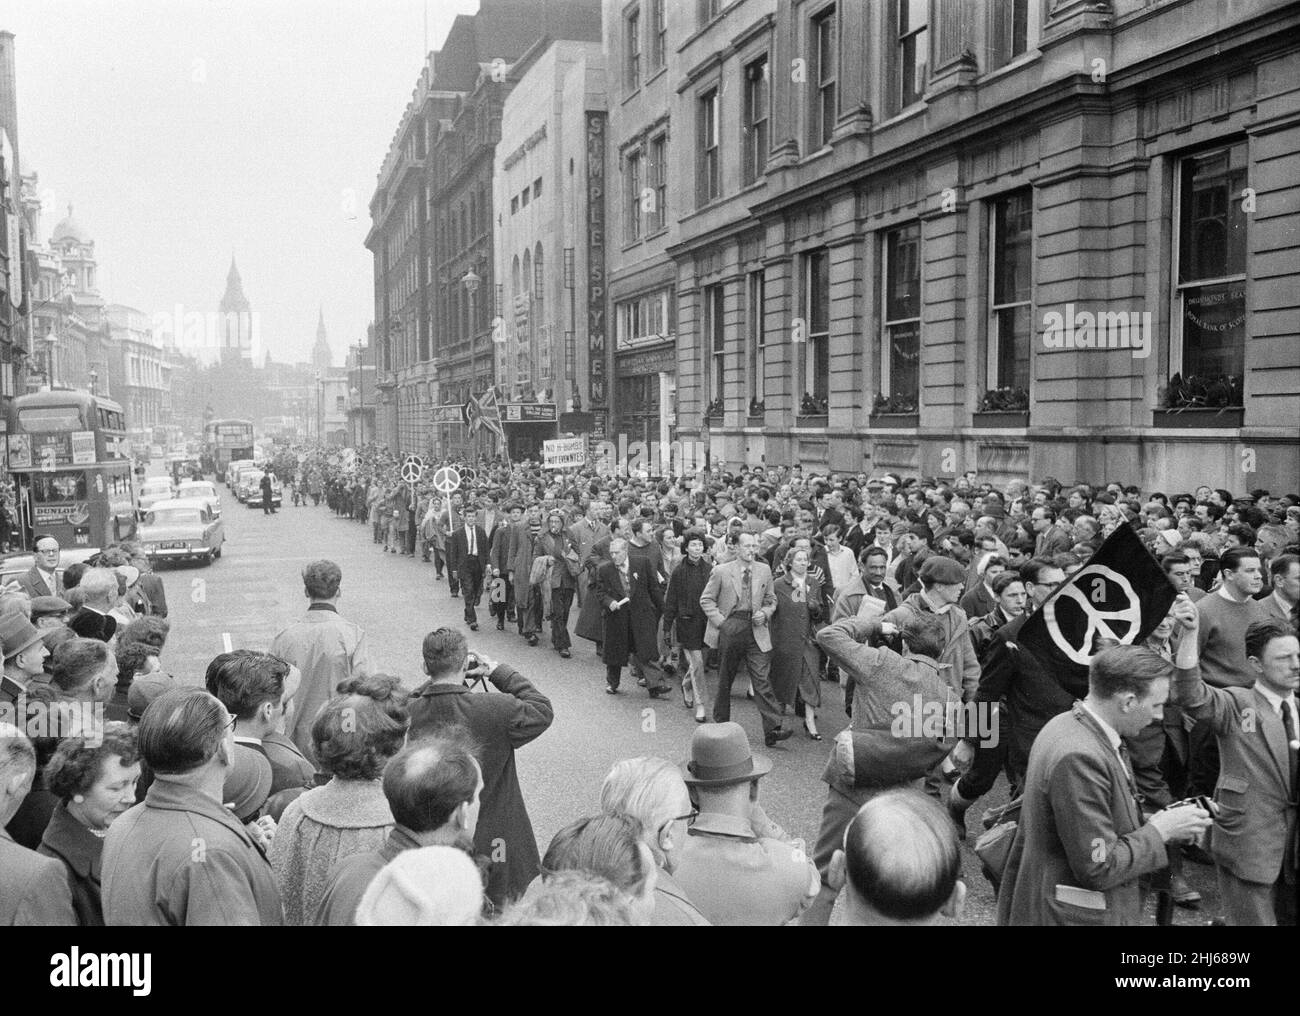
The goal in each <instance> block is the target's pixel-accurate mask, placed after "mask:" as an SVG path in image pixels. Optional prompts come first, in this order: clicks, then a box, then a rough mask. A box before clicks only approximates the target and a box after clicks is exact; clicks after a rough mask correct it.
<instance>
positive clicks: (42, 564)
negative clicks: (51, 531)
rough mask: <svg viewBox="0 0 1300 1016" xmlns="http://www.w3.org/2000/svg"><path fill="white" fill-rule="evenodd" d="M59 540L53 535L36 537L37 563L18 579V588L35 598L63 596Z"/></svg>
mask: <svg viewBox="0 0 1300 1016" xmlns="http://www.w3.org/2000/svg"><path fill="white" fill-rule="evenodd" d="M58 567H59V541H58V540H56V539H55V538H54V537H53V536H38V537H37V538H36V563H35V564H34V565H32V567H31V568H29V569H28V570H27V572H26V573H25V574H24V575H23V576H22V577H21V578H19V579H18V588H19V589H21V590H22V591H23V592H24V593H26V594H27V595H28V596H30V597H31V598H32V599H33V600H34V599H36V597H38V596H62V595H63V583H62V582H60V581H59V577H58V574H57V569H58Z"/></svg>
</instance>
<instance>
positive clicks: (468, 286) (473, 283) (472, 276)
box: [460, 267, 483, 395]
mask: <svg viewBox="0 0 1300 1016" xmlns="http://www.w3.org/2000/svg"><path fill="white" fill-rule="evenodd" d="M460 281H461V283H462V285H464V287H465V292H467V293H468V294H469V390H470V394H471V395H473V394H474V382H475V381H476V380H477V379H478V377H477V374H476V372H475V369H474V337H475V336H474V326H475V323H476V322H477V321H478V300H477V298H476V296H477V293H478V286H479V283H480V282H482V281H483V280H482V279H481V278H479V274H478V273H477V272H476V271H474V269H473V267H471V268H470V269H469V271H467V272H466V273H465V274H464V275H463V276H461V280H460Z"/></svg>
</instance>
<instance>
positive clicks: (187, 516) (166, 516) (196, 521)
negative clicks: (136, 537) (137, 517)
mask: <svg viewBox="0 0 1300 1016" xmlns="http://www.w3.org/2000/svg"><path fill="white" fill-rule="evenodd" d="M202 521H203V520H202V519H201V518H200V517H199V510H198V509H197V508H164V509H162V510H160V511H156V512H148V513H147V514H146V515H145V517H144V524H145V525H146V526H185V525H192V526H197V525H200V524H201V523H202Z"/></svg>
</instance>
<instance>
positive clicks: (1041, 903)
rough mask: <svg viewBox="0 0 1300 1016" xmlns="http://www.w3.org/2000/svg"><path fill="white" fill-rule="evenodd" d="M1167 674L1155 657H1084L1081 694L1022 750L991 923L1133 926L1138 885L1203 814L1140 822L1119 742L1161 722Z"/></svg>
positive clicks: (1176, 809) (1189, 836)
mask: <svg viewBox="0 0 1300 1016" xmlns="http://www.w3.org/2000/svg"><path fill="white" fill-rule="evenodd" d="M1173 673H1174V668H1173V665H1172V664H1170V663H1168V662H1167V661H1166V660H1164V659H1163V658H1162V657H1161V656H1160V655H1159V654H1158V653H1156V652H1155V651H1154V650H1152V649H1148V648H1146V647H1142V646H1125V645H1120V646H1115V647H1114V648H1111V649H1106V650H1104V651H1103V652H1100V653H1098V654H1097V655H1096V656H1094V657H1092V660H1091V662H1090V663H1089V665H1088V695H1087V697H1086V698H1084V699H1082V700H1081V701H1078V702H1075V703H1074V705H1073V707H1072V708H1071V709H1069V710H1068V711H1066V712H1063V713H1061V714H1060V715H1058V716H1056V717H1054V718H1053V719H1051V720H1048V722H1047V724H1046V725H1045V726H1044V727H1043V729H1042V730H1041V731H1040V732H1039V735H1038V737H1037V738H1036V739H1035V740H1034V743H1033V747H1032V748H1031V749H1030V751H1029V768H1028V772H1027V773H1026V776H1025V792H1024V803H1023V805H1022V808H1021V812H1020V824H1019V826H1018V828H1017V829H1016V833H1015V839H1014V840H1013V841H1012V844H1011V853H1010V856H1009V857H1008V859H1007V866H1006V871H1005V873H1004V875H1003V878H1002V883H1001V890H1000V892H999V893H998V924H999V925H1002V926H1007V925H1053V926H1057V925H1107V926H1127V925H1134V924H1139V923H1141V920H1142V895H1141V889H1140V886H1139V881H1138V880H1139V879H1140V878H1141V876H1143V875H1148V874H1150V873H1152V872H1155V871H1159V870H1160V869H1161V868H1164V867H1166V866H1167V865H1168V863H1169V859H1168V850H1167V844H1173V843H1188V842H1191V841H1193V840H1195V839H1197V838H1199V837H1200V836H1201V834H1202V833H1204V832H1205V830H1206V829H1208V828H1209V826H1210V821H1211V819H1210V815H1209V813H1208V812H1206V811H1205V810H1204V809H1202V808H1200V807H1197V806H1195V805H1194V804H1185V803H1182V802H1180V803H1179V804H1176V805H1170V806H1169V807H1168V808H1165V809H1163V810H1161V811H1158V812H1156V813H1155V814H1154V815H1152V816H1151V817H1150V818H1149V819H1147V820H1146V822H1145V823H1144V822H1143V820H1142V807H1141V804H1140V802H1139V799H1138V790H1137V783H1136V782H1135V780H1134V776H1133V768H1132V763H1131V761H1130V760H1129V756H1128V750H1127V749H1126V748H1125V746H1124V741H1123V739H1124V738H1126V737H1132V736H1133V735H1135V734H1137V733H1139V732H1140V731H1141V730H1142V729H1143V728H1144V727H1145V726H1147V724H1149V723H1158V722H1160V719H1161V716H1162V715H1163V712H1164V704H1165V702H1166V700H1167V699H1168V698H1169V683H1170V678H1171V677H1172V676H1173Z"/></svg>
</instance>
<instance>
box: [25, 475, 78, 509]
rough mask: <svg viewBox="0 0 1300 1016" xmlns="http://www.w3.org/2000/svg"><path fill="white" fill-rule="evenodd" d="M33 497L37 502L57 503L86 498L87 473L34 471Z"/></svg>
mask: <svg viewBox="0 0 1300 1016" xmlns="http://www.w3.org/2000/svg"><path fill="white" fill-rule="evenodd" d="M32 498H33V500H34V501H35V503H36V504H56V503H58V502H60V501H84V500H86V474H85V472H84V471H82V472H68V473H33V474H32Z"/></svg>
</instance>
